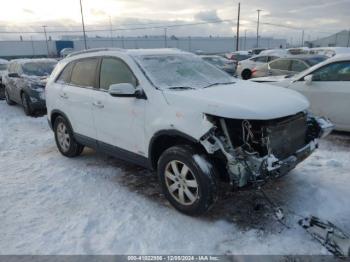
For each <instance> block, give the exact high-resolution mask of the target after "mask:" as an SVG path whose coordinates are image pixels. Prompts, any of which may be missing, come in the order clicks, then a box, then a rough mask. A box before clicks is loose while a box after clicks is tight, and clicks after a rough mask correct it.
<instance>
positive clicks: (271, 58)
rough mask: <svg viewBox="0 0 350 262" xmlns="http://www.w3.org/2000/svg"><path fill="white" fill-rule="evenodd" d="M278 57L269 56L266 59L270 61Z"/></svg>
mask: <svg viewBox="0 0 350 262" xmlns="http://www.w3.org/2000/svg"><path fill="white" fill-rule="evenodd" d="M278 58H279V57H278V56H269V57H268V59H267V60H268V62H271V61H274V60H276V59H278Z"/></svg>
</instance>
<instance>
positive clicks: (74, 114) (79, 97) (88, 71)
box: [59, 57, 99, 139]
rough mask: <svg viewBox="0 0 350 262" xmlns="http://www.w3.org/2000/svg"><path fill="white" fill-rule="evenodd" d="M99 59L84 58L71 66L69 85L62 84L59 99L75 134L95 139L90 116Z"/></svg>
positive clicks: (93, 126) (91, 116)
mask: <svg viewBox="0 0 350 262" xmlns="http://www.w3.org/2000/svg"><path fill="white" fill-rule="evenodd" d="M98 63H99V58H95V57H92V58H84V59H80V60H77V61H76V62H75V63H74V64H73V65H72V71H71V76H70V80H69V84H64V85H63V86H62V88H61V91H60V96H59V99H61V100H63V102H62V103H64V104H65V105H66V107H67V108H66V110H65V111H66V112H68V113H67V115H68V118H69V120H70V122H71V124H72V127H73V130H74V132H75V133H77V134H79V135H82V136H84V137H85V138H91V139H96V138H97V135H96V129H95V125H94V121H93V115H92V106H93V105H92V103H93V95H94V93H95V92H96V87H97V68H98Z"/></svg>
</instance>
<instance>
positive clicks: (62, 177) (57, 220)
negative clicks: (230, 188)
mask: <svg viewBox="0 0 350 262" xmlns="http://www.w3.org/2000/svg"><path fill="white" fill-rule="evenodd" d="M0 112H1V114H0V167H1V168H0V199H1V201H0V221H1V223H0V232H1V238H0V253H1V254H2V255H6V254H17V255H29V254H33V255H53V254H60V255H73V254H77V255H78V254H90V255H94V254H103V255H106V254H144V255H147V254H148V255H151V254H215V255H220V254H236V255H239V254H250V255H252V254H256V255H262V254H274V255H277V254H281V255H290V254H294V255H311V254H315V255H317V254H329V253H328V252H327V250H325V249H324V248H323V247H322V246H321V245H320V244H319V243H318V242H316V241H315V240H313V239H312V238H311V237H310V236H309V235H308V234H307V233H306V232H305V231H304V230H303V229H301V228H300V227H299V226H298V225H297V220H298V219H299V218H298V217H294V216H289V215H287V221H288V223H289V225H291V229H290V230H287V229H284V228H283V227H282V226H281V225H280V224H279V223H278V222H277V221H275V220H274V218H273V216H272V214H270V213H268V214H270V215H268V216H265V215H266V214H265V213H263V215H264V216H262V217H264V219H263V220H264V221H269V223H270V224H272V225H273V226H274V227H276V228H278V229H276V230H275V231H274V232H270V231H269V230H266V229H260V226H258V225H256V227H251V226H248V228H246V229H242V228H241V227H239V225H240V224H239V223H237V222H234V221H233V219H229V218H231V216H230V215H227V214H233V213H234V210H235V208H237V203H238V202H242V201H245V198H246V197H247V194H246V193H245V192H241V193H239V194H235V195H234V196H232V197H229V198H227V199H226V200H225V203H226V205H225V206H223V207H222V208H223V210H222V211H220V212H221V213H220V215H216V216H213V213H211V214H209V215H208V217H207V218H191V217H187V216H184V215H182V214H180V213H179V212H177V211H176V210H175V209H173V208H172V207H171V206H169V205H168V204H166V202H165V200H164V198H162V197H159V196H158V194H153V192H154V191H152V190H154V187H156V186H157V184H153V183H152V182H146V183H144V182H145V180H143V179H142V177H143V175H145V174H144V172H145V171H143V170H141V171H135V169H134V167H133V166H129V165H128V168H127V169H125V165H124V164H120V162H119V161H116V160H113V159H111V158H109V157H106V156H104V155H101V154H96V153H94V152H92V151H89V150H87V151H85V152H84V153H83V155H82V156H81V157H78V158H75V159H67V158H65V157H63V156H61V155H60V153H59V152H58V151H57V149H56V146H55V141H54V138H53V135H52V132H51V130H50V128H49V127H48V125H47V121H46V117H42V118H29V117H26V116H25V115H24V114H23V110H22V109H21V108H20V107H19V106H13V107H9V106H7V105H6V103H5V102H4V101H0ZM346 140H348V139H347V138H346V137H345V138H344V137H343V138H342V137H340V136H337V137H334V139H333V140H325V141H321V145H320V150H318V151H317V152H316V153H315V154H314V155H312V156H311V157H310V158H309V159H308V160H306V161H305V162H304V163H303V164H301V165H300V166H299V167H298V168H297V169H296V170H294V171H293V172H292V173H291V174H290V175H288V176H286V177H284V178H281V179H279V180H278V181H277V183H276V184H275V185H274V187H272V188H271V189H270V190H268V191H267V193H268V194H271V192H274V193H273V199H274V200H275V201H277V203H278V204H280V205H281V207H282V208H283V209H284V210H285V211H286V210H288V209H291V210H293V211H295V212H296V213H298V214H301V215H303V216H307V215H310V214H313V215H316V216H319V217H321V218H322V219H327V220H330V221H331V222H333V223H335V224H336V225H337V226H339V227H340V228H342V229H343V230H344V231H345V232H350V205H349V199H350V191H349V187H350V173H349V170H350V155H349V145H348V142H349V141H348V142H346ZM133 184H137V190H136V189H135V188H133V187H132V186H130V185H133ZM247 208H249V209H250V210H253V205H250V202H249V201H247ZM267 212H268V211H267ZM242 213H243V214H244V212H240V214H242ZM251 215H252V216H256V217H258V216H259V213H258V214H256V213H254V212H253V213H252V214H251ZM235 217H236V218H237V214H236V215H235ZM238 218H239V219H241V220H242V219H244V216H243V217H242V215H239V214H238ZM280 229H282V230H281V232H280Z"/></svg>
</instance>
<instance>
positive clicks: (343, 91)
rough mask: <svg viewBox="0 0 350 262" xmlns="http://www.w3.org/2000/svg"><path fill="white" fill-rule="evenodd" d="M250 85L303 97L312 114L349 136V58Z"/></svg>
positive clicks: (266, 78)
mask: <svg viewBox="0 0 350 262" xmlns="http://www.w3.org/2000/svg"><path fill="white" fill-rule="evenodd" d="M252 81H254V82H260V83H269V84H273V85H277V86H282V87H286V88H290V89H294V90H296V91H298V92H300V93H302V94H303V95H305V96H306V97H307V98H308V99H309V101H310V103H311V112H313V113H314V114H318V115H322V116H326V117H328V118H329V119H330V120H331V121H332V122H333V123H334V124H335V129H336V130H338V131H347V132H350V54H349V55H342V56H335V57H333V58H330V59H328V60H326V61H324V62H322V63H320V64H317V65H315V66H313V67H311V68H309V69H308V70H306V71H303V72H301V73H300V74H298V75H295V76H294V77H288V76H276V77H273V76H271V77H261V78H255V79H253V80H252Z"/></svg>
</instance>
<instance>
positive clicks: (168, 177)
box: [165, 160, 199, 206]
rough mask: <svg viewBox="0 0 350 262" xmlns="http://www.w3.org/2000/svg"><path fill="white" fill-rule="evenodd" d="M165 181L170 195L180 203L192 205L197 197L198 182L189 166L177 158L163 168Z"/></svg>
mask: <svg viewBox="0 0 350 262" xmlns="http://www.w3.org/2000/svg"><path fill="white" fill-rule="evenodd" d="M165 183H166V186H167V189H168V191H169V193H170V194H171V196H172V197H173V198H174V199H175V200H176V201H177V202H179V203H180V204H181V205H185V206H189V205H192V204H193V203H194V202H195V201H196V200H197V199H198V194H199V192H198V191H199V190H198V183H197V180H196V177H195V176H194V175H193V173H192V171H191V170H190V168H189V167H188V166H187V165H186V164H184V163H182V162H180V161H177V160H174V161H171V162H169V163H168V165H167V166H166V168H165Z"/></svg>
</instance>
